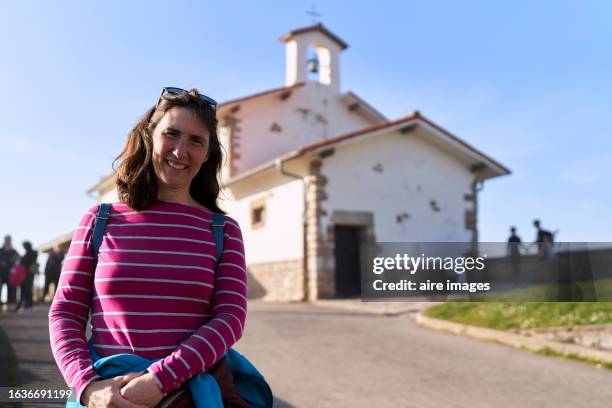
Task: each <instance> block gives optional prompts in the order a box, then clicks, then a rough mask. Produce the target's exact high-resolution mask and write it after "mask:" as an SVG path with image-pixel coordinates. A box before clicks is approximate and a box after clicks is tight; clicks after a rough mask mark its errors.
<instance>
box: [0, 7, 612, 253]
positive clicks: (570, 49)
mask: <svg viewBox="0 0 612 408" xmlns="http://www.w3.org/2000/svg"><path fill="white" fill-rule="evenodd" d="M90 3H93V4H90ZM356 5H357V3H355V2H349V1H334V2H319V4H318V5H317V10H318V11H319V12H321V13H322V14H323V16H322V22H323V23H324V24H325V25H326V26H327V27H328V28H329V29H330V30H331V31H333V32H334V33H336V34H337V35H338V36H339V37H341V38H342V39H343V40H345V41H346V42H347V43H348V44H349V48H348V49H347V50H345V51H344V52H343V54H342V57H341V86H342V89H343V90H344V91H346V90H352V91H354V92H355V93H357V94H358V95H360V96H361V97H363V98H364V99H366V100H367V101H369V102H370V103H371V104H372V105H373V106H375V107H376V108H377V109H379V110H380V111H381V112H383V113H384V114H385V115H387V116H388V117H389V118H397V117H401V116H403V115H406V114H408V113H410V112H412V111H413V110H419V111H421V113H423V114H424V115H426V116H427V117H429V118H430V119H432V120H434V121H435V122H437V123H438V124H440V125H441V126H443V127H445V128H446V129H448V130H450V131H451V132H453V133H454V134H456V135H458V136H459V137H461V138H462V139H464V140H465V141H467V142H468V143H470V144H472V145H473V146H475V147H477V148H478V149H480V150H482V151H484V152H486V153H487V154H489V155H491V156H492V157H494V158H495V159H497V160H498V161H500V162H502V163H504V164H505V165H506V166H507V167H509V168H510V169H511V170H512V171H513V174H512V175H511V176H507V177H503V178H499V179H494V180H491V181H488V182H486V183H485V188H484V190H483V192H482V193H481V196H480V198H481V201H480V220H479V227H480V231H481V240H483V241H500V240H505V239H506V237H507V229H508V227H509V226H510V225H516V226H517V227H518V229H519V234H520V235H522V236H523V238H524V239H526V240H532V239H533V237H534V235H535V234H534V231H533V227H532V226H531V220H533V218H535V217H538V218H540V219H542V222H543V225H544V227H546V228H550V229H553V230H555V229H558V230H559V231H560V232H559V235H558V239H559V240H561V241H612V240H611V239H610V226H612V216H611V215H610V211H609V208H610V207H611V206H612V188H611V187H610V182H609V180H610V177H611V176H612V165H611V163H612V138H610V135H611V134H612V121H611V119H612V115H611V113H612V112H611V110H612V103H611V99H612V78H611V76H610V72H612V52H611V46H610V41H611V39H612V25H610V24H609V19H610V15H611V14H612V5H611V3H609V2H605V1H601V2H584V1H582V2H574V3H570V2H564V1H538V2H517V1H515V2H490V1H482V2H475V1H467V2H454V1H446V2H435V1H434V2H395V1H378V2H376V3H363V4H360V5H359V6H356ZM311 6H312V3H311V2H310V1H294V2H286V1H261V2H247V1H233V2H218V1H216V2H210V1H199V2H196V1H193V2H189V1H177V2H172V3H170V2H161V1H159V2H158V1H146V2H145V1H130V2H119V1H105V2H101V1H100V2H95V3H94V2H76V1H74V2H69V1H61V2H43V1H40V2H34V1H24V2H0V15H1V16H2V17H3V18H2V24H0V50H1V54H0V55H1V63H0V78H2V83H3V87H2V90H3V94H4V97H3V98H0V112H1V115H2V116H1V121H2V127H1V128H0V145H1V146H2V151H3V153H4V154H3V155H2V160H1V161H0V166H1V167H0V181H1V186H2V199H1V200H0V211H1V214H2V217H1V222H0V234H2V235H4V234H6V233H11V234H12V235H13V237H14V240H15V241H16V242H18V243H20V242H21V241H22V240H23V239H26V238H27V239H30V240H32V241H33V242H34V244H35V245H38V244H41V243H43V242H45V241H48V240H50V239H52V238H54V237H56V236H57V235H60V234H63V233H65V232H68V231H70V230H71V229H72V228H73V227H74V226H75V225H76V223H77V222H78V220H79V219H80V217H81V214H82V213H83V211H84V210H85V209H86V208H88V207H89V206H90V205H91V204H92V203H94V201H95V200H94V199H93V198H92V197H88V196H87V195H86V194H85V191H86V190H87V189H88V188H90V187H91V186H92V185H94V184H95V183H96V182H97V181H98V180H99V178H100V177H101V176H103V175H106V174H109V173H110V171H111V162H112V159H113V158H114V157H115V156H116V155H117V154H118V153H119V152H120V150H121V148H122V146H123V143H124V140H125V136H126V134H127V132H128V130H129V129H130V127H131V126H132V125H133V124H134V123H135V122H136V121H137V119H138V118H139V117H140V115H142V114H143V112H144V111H145V109H146V108H147V107H148V106H150V105H152V104H153V103H155V101H156V99H157V97H158V95H159V91H160V88H161V87H162V86H163V85H176V86H181V87H198V88H199V89H200V90H201V91H202V92H205V93H207V94H208V95H211V96H212V97H214V98H215V99H217V100H219V101H224V100H228V99H233V98H236V97H241V96H244V95H248V94H251V93H254V92H258V91H262V90H266V89H270V88H274V87H277V86H282V85H283V82H284V47H283V45H282V44H281V43H279V42H278V41H277V39H278V37H279V36H280V35H281V34H283V33H284V32H286V31H288V30H290V29H294V28H299V27H303V26H306V25H309V24H310V23H311V20H310V17H308V16H307V15H306V13H305V11H306V10H307V9H309V8H311ZM19 249H20V250H21V247H19Z"/></svg>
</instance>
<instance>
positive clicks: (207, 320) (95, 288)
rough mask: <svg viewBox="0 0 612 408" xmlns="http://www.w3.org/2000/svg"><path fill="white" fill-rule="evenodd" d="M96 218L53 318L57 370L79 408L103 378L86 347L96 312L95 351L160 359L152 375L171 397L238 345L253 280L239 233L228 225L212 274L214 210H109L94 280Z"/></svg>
mask: <svg viewBox="0 0 612 408" xmlns="http://www.w3.org/2000/svg"><path fill="white" fill-rule="evenodd" d="M97 211H98V206H97V205H96V206H94V207H92V208H90V209H89V211H87V212H86V213H85V215H84V216H83V218H82V220H81V222H80V223H79V226H78V227H77V229H76V231H75V233H74V236H73V239H72V243H71V245H70V249H69V251H68V254H67V256H66V259H65V262H64V266H63V268H62V274H61V276H60V280H59V285H58V290H57V294H56V296H55V299H54V301H53V304H52V305H51V309H50V311H49V331H50V336H51V349H52V350H53V355H54V357H55V361H56V362H57V364H58V366H59V368H60V371H61V372H62V374H63V376H64V379H65V380H66V383H67V384H68V385H69V386H70V387H72V388H73V389H74V390H75V393H76V398H77V401H80V399H81V394H82V392H83V390H84V389H85V387H86V386H87V385H88V384H89V383H90V382H91V381H93V380H95V379H97V378H99V376H98V375H97V374H96V372H95V371H94V370H93V368H92V360H91V357H90V355H89V351H88V349H87V343H86V338H85V329H86V324H87V320H88V316H89V313H90V311H91V325H92V341H93V347H94V349H95V350H96V352H97V353H98V354H99V355H100V356H101V357H105V356H109V355H112V354H118V353H132V354H137V355H139V356H142V357H145V358H147V359H157V358H161V360H159V361H157V362H155V363H153V364H152V365H151V366H150V367H149V372H151V373H152V374H153V376H154V378H155V379H156V380H157V382H158V385H160V387H161V389H162V392H163V393H165V394H167V393H169V392H171V391H173V390H175V389H177V388H179V387H180V385H181V384H182V383H184V382H185V381H187V380H188V379H190V378H191V377H193V376H195V375H197V374H199V373H200V372H202V371H205V370H206V369H207V368H210V367H211V366H213V365H214V364H215V363H216V362H217V361H219V359H221V357H223V354H224V353H225V352H226V351H227V350H228V349H229V348H230V347H231V346H232V345H233V344H234V343H236V342H237V341H238V339H240V337H241V336H242V333H243V331H244V324H245V319H246V307H247V298H246V296H247V275H246V268H245V260H244V246H243V243H242V234H241V232H240V227H239V226H238V224H237V223H236V221H234V220H233V219H232V218H230V217H228V216H226V217H225V228H224V241H223V254H222V256H221V259H220V260H219V265H218V267H217V268H216V269H215V264H216V261H215V240H214V236H213V233H212V229H211V224H212V213H211V212H210V211H207V210H203V209H199V208H196V207H190V206H187V205H183V204H178V203H172V202H156V203H155V204H153V205H152V206H150V207H149V208H147V209H146V210H143V211H138V212H137V211H135V210H132V209H131V208H130V207H128V206H127V205H125V204H121V203H117V204H113V205H112V210H111V216H110V218H109V220H108V224H107V226H106V230H105V233H104V238H103V240H102V245H101V246H100V252H99V258H98V265H97V267H96V269H95V271H94V270H93V256H92V255H93V254H92V246H91V242H90V241H91V236H92V233H93V224H94V221H95V214H96V213H97Z"/></svg>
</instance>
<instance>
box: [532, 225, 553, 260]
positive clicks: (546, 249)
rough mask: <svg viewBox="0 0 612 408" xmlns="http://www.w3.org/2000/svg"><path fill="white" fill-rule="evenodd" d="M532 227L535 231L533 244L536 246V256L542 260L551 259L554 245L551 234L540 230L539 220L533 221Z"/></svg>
mask: <svg viewBox="0 0 612 408" xmlns="http://www.w3.org/2000/svg"><path fill="white" fill-rule="evenodd" d="M533 226H534V227H535V229H536V231H537V235H536V239H535V243H536V244H537V245H538V254H539V255H540V256H541V257H542V258H550V257H552V255H553V243H554V235H553V233H552V232H550V231H548V230H545V229H544V228H542V226H541V224H540V220H533Z"/></svg>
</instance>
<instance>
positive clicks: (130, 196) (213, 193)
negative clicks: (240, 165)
mask: <svg viewBox="0 0 612 408" xmlns="http://www.w3.org/2000/svg"><path fill="white" fill-rule="evenodd" d="M174 107H182V108H187V109H191V110H192V111H193V112H194V113H195V114H196V116H197V117H198V118H199V119H200V120H201V121H202V123H204V125H205V126H206V128H207V129H208V132H209V133H210V138H209V143H208V159H207V160H206V162H204V164H202V167H201V168H200V171H198V173H197V174H196V176H195V177H194V179H193V180H192V181H191V186H190V188H189V192H190V194H191V196H192V197H193V198H194V199H195V200H196V201H197V202H198V203H200V204H202V205H203V206H205V207H206V208H208V209H209V210H211V211H215V212H223V211H222V210H221V209H220V208H219V206H218V205H217V197H218V196H219V191H220V187H219V184H220V183H219V172H220V170H221V161H222V153H221V145H220V143H219V138H218V137H217V118H216V116H215V110H214V109H213V108H212V107H211V106H210V105H209V104H208V103H207V102H205V101H203V100H202V99H201V98H200V97H199V93H198V91H197V89H192V90H191V91H189V92H185V93H181V94H165V95H164V96H163V97H162V98H161V99H160V100H159V102H158V103H157V105H156V106H154V107H152V108H150V109H149V110H148V111H147V112H146V113H145V114H144V116H143V117H142V119H140V120H139V121H138V123H137V124H136V126H134V128H133V129H132V130H131V131H130V133H129V134H128V139H127V143H126V145H125V148H124V149H123V151H122V152H121V154H120V155H119V156H117V158H116V159H115V160H114V161H113V169H114V170H115V183H116V184H117V193H118V196H119V201H121V202H122V203H125V204H127V205H128V206H130V208H133V209H135V210H137V211H140V210H143V209H145V208H147V207H149V206H150V205H151V204H153V203H154V202H155V201H157V190H158V187H157V176H156V175H155V171H154V170H153V163H152V160H151V157H152V154H153V131H154V130H155V127H156V126H157V125H158V124H159V122H160V120H161V119H162V118H163V116H164V115H165V114H166V112H167V111H168V110H170V109H172V108H174Z"/></svg>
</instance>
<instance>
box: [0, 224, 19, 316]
mask: <svg viewBox="0 0 612 408" xmlns="http://www.w3.org/2000/svg"><path fill="white" fill-rule="evenodd" d="M18 259H19V253H18V252H17V251H16V250H15V248H13V244H12V239H11V236H10V235H7V236H5V237H4V245H3V246H2V248H0V293H1V292H2V286H4V284H5V283H6V291H7V297H6V304H7V305H14V304H15V303H16V302H17V288H14V287H12V286H11V284H10V283H9V275H10V273H11V268H12V267H13V265H15V261H17V260H18Z"/></svg>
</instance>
